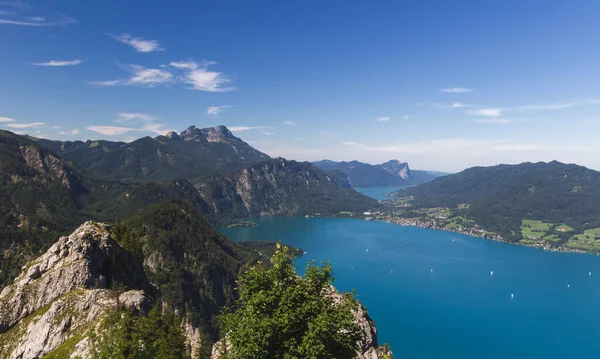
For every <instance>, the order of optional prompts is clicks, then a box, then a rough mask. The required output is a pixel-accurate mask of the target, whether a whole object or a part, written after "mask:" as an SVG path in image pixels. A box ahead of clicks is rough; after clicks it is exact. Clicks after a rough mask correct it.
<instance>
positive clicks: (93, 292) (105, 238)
mask: <svg viewBox="0 0 600 359" xmlns="http://www.w3.org/2000/svg"><path fill="white" fill-rule="evenodd" d="M107 228H108V227H106V226H105V225H103V224H98V223H93V222H86V223H85V224H83V225H81V226H80V227H79V228H78V229H77V230H75V231H74V232H73V233H72V234H71V235H69V236H65V237H61V238H60V239H59V240H58V241H57V242H56V243H55V244H54V245H53V246H52V247H50V249H48V251H47V252H46V253H45V254H44V255H42V256H41V257H39V258H38V259H37V260H35V261H34V262H32V263H30V264H29V265H28V266H25V267H24V268H23V272H22V273H21V275H20V276H19V277H17V279H15V281H14V283H13V284H12V285H10V286H7V287H6V288H4V290H3V291H2V293H1V294H0V353H8V358H11V359H12V358H19V359H26V358H39V357H41V356H42V355H44V354H46V353H49V352H50V351H52V350H54V349H56V348H57V347H58V346H59V345H61V344H63V343H64V342H65V341H66V340H68V339H70V338H74V337H76V336H78V335H79V336H82V337H83V333H84V332H85V330H87V329H89V328H90V326H91V325H93V323H94V322H95V320H96V319H97V318H98V317H100V316H101V315H102V314H103V313H105V312H106V310H108V309H109V308H111V307H115V306H116V305H117V303H121V304H122V305H125V306H128V307H131V308H133V309H136V310H147V309H148V307H149V304H150V300H149V299H148V297H147V296H146V293H150V291H151V286H150V284H149V283H148V281H147V279H146V276H145V274H144V271H143V269H142V268H141V266H139V265H137V264H136V262H135V261H134V260H133V259H132V258H131V256H130V255H129V253H128V252H127V251H125V250H124V249H122V248H121V247H120V246H119V245H118V244H117V243H116V242H115V241H114V240H113V239H112V238H111V236H110V234H109V232H108V231H107ZM117 283H119V284H124V285H126V286H127V287H128V288H133V290H130V291H128V292H125V293H120V295H119V293H118V292H117V291H116V290H111V289H110V288H111V287H113V286H114V285H115V284H117ZM117 295H118V300H117ZM73 344H75V343H73Z"/></svg>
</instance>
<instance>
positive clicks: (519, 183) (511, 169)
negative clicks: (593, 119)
mask: <svg viewBox="0 0 600 359" xmlns="http://www.w3.org/2000/svg"><path fill="white" fill-rule="evenodd" d="M395 196H396V197H413V199H412V204H413V205H414V206H416V207H456V206H458V205H459V204H468V206H465V207H464V208H463V210H462V211H463V212H464V213H465V215H466V216H468V217H469V218H472V219H474V220H475V221H476V222H477V223H478V224H480V225H482V226H484V227H486V228H488V229H490V230H492V231H497V232H499V233H501V234H502V235H503V237H505V238H506V239H507V240H511V239H513V240H518V239H519V238H520V237H521V231H520V226H521V224H522V220H523V219H533V220H540V221H544V222H550V223H557V224H560V223H564V224H567V225H569V226H571V227H573V228H574V229H575V230H576V231H583V230H584V229H587V228H596V227H600V172H597V171H594V170H590V169H588V168H585V167H582V166H578V165H574V164H564V163H560V162H556V161H553V162H549V163H545V162H538V163H522V164H519V165H498V166H493V167H473V168H469V169H467V170H464V171H462V172H460V173H457V174H452V175H447V176H444V177H441V178H438V179H435V180H434V181H431V182H429V183H425V184H422V185H419V186H416V187H411V188H408V189H405V190H401V191H398V192H396V193H395Z"/></svg>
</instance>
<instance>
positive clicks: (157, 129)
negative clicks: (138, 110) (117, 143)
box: [136, 122, 172, 135]
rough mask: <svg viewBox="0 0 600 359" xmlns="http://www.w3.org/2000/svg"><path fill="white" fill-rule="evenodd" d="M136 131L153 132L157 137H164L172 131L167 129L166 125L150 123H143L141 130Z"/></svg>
mask: <svg viewBox="0 0 600 359" xmlns="http://www.w3.org/2000/svg"><path fill="white" fill-rule="evenodd" d="M136 130H137V131H147V132H153V133H155V134H157V135H165V134H167V133H169V132H171V131H172V129H169V128H167V127H166V125H164V124H161V123H152V122H146V123H144V126H142V128H140V129H136Z"/></svg>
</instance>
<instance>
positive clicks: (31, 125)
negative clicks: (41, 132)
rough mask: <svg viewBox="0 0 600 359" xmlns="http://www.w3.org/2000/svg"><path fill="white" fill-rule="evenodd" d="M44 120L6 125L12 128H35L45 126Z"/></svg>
mask: <svg viewBox="0 0 600 359" xmlns="http://www.w3.org/2000/svg"><path fill="white" fill-rule="evenodd" d="M44 125H45V123H44V122H32V123H9V124H8V125H6V127H11V128H35V127H42V126H44Z"/></svg>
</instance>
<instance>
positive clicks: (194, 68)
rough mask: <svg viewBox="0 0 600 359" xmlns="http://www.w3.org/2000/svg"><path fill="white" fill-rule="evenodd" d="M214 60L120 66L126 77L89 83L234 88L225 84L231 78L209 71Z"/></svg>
mask: <svg viewBox="0 0 600 359" xmlns="http://www.w3.org/2000/svg"><path fill="white" fill-rule="evenodd" d="M214 64H215V62H209V61H204V62H202V63H196V62H193V61H188V62H171V63H170V64H169V66H167V65H160V66H159V67H158V68H146V67H144V66H141V65H128V66H121V67H122V68H124V69H125V70H126V71H128V72H129V73H130V77H129V78H128V79H117V80H108V81H94V82H90V85H95V86H126V85H137V86H145V87H156V86H160V85H167V84H171V83H181V84H186V85H190V86H189V87H188V89H190V90H199V91H206V92H226V91H233V90H235V88H234V87H231V86H227V85H228V84H229V83H230V82H231V80H230V79H229V77H227V76H226V75H225V74H223V73H221V72H216V71H209V70H208V66H210V65H214Z"/></svg>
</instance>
